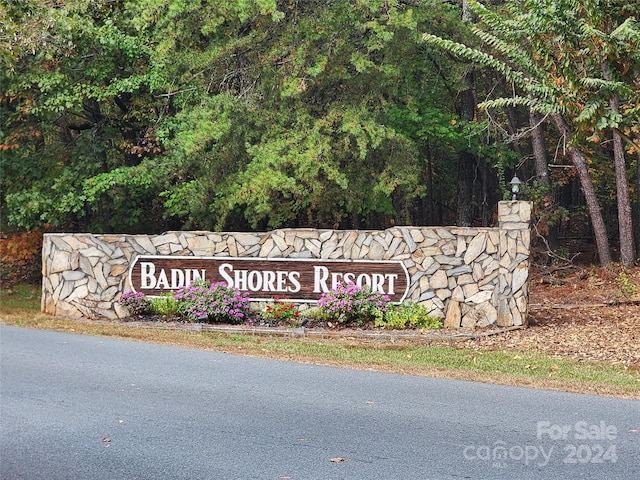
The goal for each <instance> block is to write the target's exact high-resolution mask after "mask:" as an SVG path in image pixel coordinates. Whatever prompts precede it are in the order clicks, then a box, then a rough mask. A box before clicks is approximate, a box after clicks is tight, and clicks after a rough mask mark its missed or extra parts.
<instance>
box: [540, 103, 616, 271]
mask: <svg viewBox="0 0 640 480" xmlns="http://www.w3.org/2000/svg"><path fill="white" fill-rule="evenodd" d="M551 118H552V119H553V121H554V123H555V125H556V127H557V129H558V131H559V132H560V135H561V136H563V137H564V138H565V139H570V138H571V136H572V135H571V129H570V128H569V126H568V125H567V123H566V122H565V120H564V118H562V116H561V115H559V114H557V113H556V114H553V115H552V117H551ZM567 152H568V153H569V156H570V157H571V162H572V163H573V165H574V166H575V167H576V171H577V173H578V178H579V179H580V186H581V187H582V193H583V194H584V198H585V200H586V202H587V209H588V211H589V218H590V219H591V226H592V227H593V233H594V235H595V239H596V248H597V249H598V257H599V258H600V264H601V265H603V266H604V265H607V264H609V263H611V250H610V249H609V239H608V238H607V228H606V226H605V224H604V220H603V218H602V212H601V211H600V205H599V204H598V198H597V197H596V191H595V189H594V187H593V182H592V181H591V174H590V173H589V169H588V168H587V162H586V161H585V159H584V156H583V155H582V152H580V150H579V149H578V148H577V147H575V146H573V145H572V146H569V147H567Z"/></svg>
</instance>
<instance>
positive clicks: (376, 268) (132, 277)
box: [129, 255, 409, 302]
mask: <svg viewBox="0 0 640 480" xmlns="http://www.w3.org/2000/svg"><path fill="white" fill-rule="evenodd" d="M198 279H202V280H206V281H207V282H209V283H211V284H213V283H217V282H224V283H226V284H227V286H228V287H231V288H237V289H238V290H241V291H243V292H249V293H250V295H251V299H252V300H270V299H273V297H275V296H281V297H286V298H288V299H291V300H293V301H300V302H315V301H317V300H318V299H319V298H320V296H321V295H322V294H323V293H325V292H328V291H330V290H333V289H335V288H336V287H338V286H339V285H340V284H345V283H353V284H355V285H358V286H359V287H367V288H369V289H370V290H371V291H372V292H378V293H382V294H386V295H388V296H389V297H390V299H391V301H393V302H402V301H403V300H404V298H405V296H406V294H407V290H408V286H409V274H408V272H407V269H406V267H405V266H404V264H403V263H402V262H400V261H370V260H349V261H347V260H308V259H280V258H271V259H265V258H231V257H193V256H187V257H179V256H161V255H158V256H152V255H140V256H138V257H137V259H136V260H135V261H134V262H133V263H132V264H131V267H130V269H129V281H130V284H131V288H132V289H133V290H134V291H137V292H142V293H144V294H145V295H160V294H163V293H168V292H173V291H176V290H178V289H179V288H181V287H185V286H188V285H190V284H192V283H193V282H194V281H195V280H198Z"/></svg>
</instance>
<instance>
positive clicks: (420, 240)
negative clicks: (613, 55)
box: [42, 201, 531, 328]
mask: <svg viewBox="0 0 640 480" xmlns="http://www.w3.org/2000/svg"><path fill="white" fill-rule="evenodd" d="M530 217H531V204H530V203H529V202H521V201H508V202H500V203H499V205H498V227H497V228H471V227H410V226H407V227H393V228H389V229H387V230H383V231H354V230H316V229H282V230H274V231H272V232H267V233H213V232H166V233H164V234H162V235H157V236H148V235H92V234H62V233H61V234H47V235H45V238H44V246H43V253H42V255H43V283H42V311H43V312H45V313H49V314H53V315H64V316H71V317H88V318H101V317H102V318H104V317H106V318H110V319H117V318H124V317H126V316H127V312H126V310H125V309H124V308H122V307H121V306H120V305H119V304H118V299H119V298H120V296H121V295H122V294H123V293H124V292H126V291H128V290H130V285H128V269H129V265H130V264H131V263H132V262H133V260H134V259H135V258H136V257H137V256H138V255H184V256H207V257H211V256H216V257H259V258H310V259H311V258H317V259H336V260H363V259H364V260H399V261H401V262H403V263H404V265H405V266H406V268H407V271H408V272H409V278H410V282H409V292H408V295H407V297H406V301H411V302H419V303H421V304H423V305H425V306H426V307H427V308H428V309H429V311H430V312H431V314H432V315H433V316H438V317H441V318H443V319H444V323H445V326H447V327H454V328H455V327H484V326H489V325H497V326H519V325H524V324H526V321H527V309H528V283H529V282H528V280H529V247H530V230H529V226H530Z"/></svg>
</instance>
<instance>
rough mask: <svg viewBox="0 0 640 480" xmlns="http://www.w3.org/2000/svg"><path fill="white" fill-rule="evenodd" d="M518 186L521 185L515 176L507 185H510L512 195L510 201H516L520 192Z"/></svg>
mask: <svg viewBox="0 0 640 480" xmlns="http://www.w3.org/2000/svg"><path fill="white" fill-rule="evenodd" d="M520 184H522V182H521V181H520V179H519V178H518V176H517V175H514V176H513V178H512V179H511V181H510V182H509V185H511V193H512V194H513V195H512V196H511V200H518V193H519V192H520Z"/></svg>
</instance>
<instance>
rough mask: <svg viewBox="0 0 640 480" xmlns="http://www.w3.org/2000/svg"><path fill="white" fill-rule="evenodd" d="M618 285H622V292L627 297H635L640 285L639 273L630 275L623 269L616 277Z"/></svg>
mask: <svg viewBox="0 0 640 480" xmlns="http://www.w3.org/2000/svg"><path fill="white" fill-rule="evenodd" d="M616 281H617V282H618V285H619V286H620V292H621V293H622V295H624V296H625V297H635V296H637V295H638V290H639V289H640V286H639V285H638V283H640V279H639V278H638V276H637V275H633V276H629V274H628V273H627V272H625V271H621V272H620V273H619V274H618V277H617V278H616Z"/></svg>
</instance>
